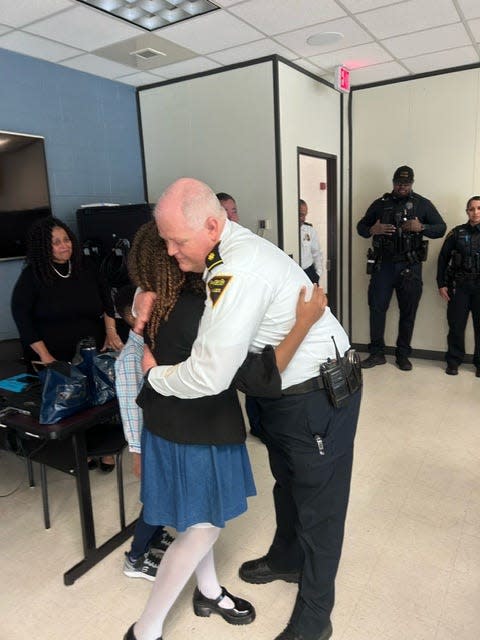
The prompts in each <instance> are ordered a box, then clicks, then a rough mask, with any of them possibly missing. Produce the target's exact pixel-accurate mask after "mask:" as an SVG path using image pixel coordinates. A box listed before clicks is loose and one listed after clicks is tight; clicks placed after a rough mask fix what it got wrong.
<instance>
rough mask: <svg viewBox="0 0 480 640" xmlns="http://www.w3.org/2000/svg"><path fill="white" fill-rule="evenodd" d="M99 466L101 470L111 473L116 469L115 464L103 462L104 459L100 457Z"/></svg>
mask: <svg viewBox="0 0 480 640" xmlns="http://www.w3.org/2000/svg"><path fill="white" fill-rule="evenodd" d="M98 466H99V469H100V471H103V473H111V472H112V471H113V470H114V469H115V465H114V464H108V463H107V462H103V460H102V459H100V462H99V463H98Z"/></svg>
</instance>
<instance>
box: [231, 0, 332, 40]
mask: <svg viewBox="0 0 480 640" xmlns="http://www.w3.org/2000/svg"><path fill="white" fill-rule="evenodd" d="M230 11H231V12H232V13H234V14H235V15H237V16H239V17H240V18H242V19H243V20H246V21H247V22H249V23H250V24H253V25H255V27H257V29H260V30H261V31H263V32H264V33H266V34H267V35H272V34H275V33H282V32H285V31H292V30H293V29H299V28H301V27H306V26H308V25H311V24H316V23H319V22H327V21H328V20H333V19H335V18H340V17H342V16H344V15H345V11H343V9H341V8H340V7H339V6H338V4H336V2H334V1H333V0H322V2H318V0H295V10H294V11H292V5H291V3H290V2H285V0H249V1H248V2H244V3H242V4H239V5H237V6H234V7H231V8H230Z"/></svg>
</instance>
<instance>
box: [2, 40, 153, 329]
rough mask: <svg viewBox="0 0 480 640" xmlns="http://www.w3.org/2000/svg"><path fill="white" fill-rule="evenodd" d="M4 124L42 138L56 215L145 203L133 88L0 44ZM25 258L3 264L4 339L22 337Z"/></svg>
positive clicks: (8, 128)
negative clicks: (18, 310) (18, 304)
mask: <svg viewBox="0 0 480 640" xmlns="http://www.w3.org/2000/svg"><path fill="white" fill-rule="evenodd" d="M0 78H1V85H0V129H3V130H6V131H15V132H19V133H27V134H28V133H31V134H35V135H40V136H44V138H45V152H46V157H47V169H48V178H49V185H50V198H51V203H52V209H53V213H54V215H56V216H57V217H59V218H62V219H63V220H65V221H66V222H67V223H68V224H70V225H71V226H72V227H73V228H74V230H75V227H76V224H75V211H76V210H77V209H78V207H79V206H80V205H81V204H88V203H93V202H117V203H120V204H126V203H132V202H144V200H145V194H144V188H143V169H142V160H141V149H140V136H139V131H138V121H137V106H136V99H135V89H134V88H133V87H130V86H128V85H125V84H121V83H119V82H114V81H111V80H106V79H104V78H99V77H97V76H93V75H90V74H88V73H83V72H81V71H76V70H73V69H69V68H67V67H62V66H60V65H56V64H52V63H50V62H45V61H43V60H37V59H36V58H30V57H28V56H23V55H20V54H17V53H13V52H11V51H6V50H4V49H0ZM21 267H22V261H20V260H13V261H4V262H0V296H1V300H2V304H1V305H0V340H4V339H8V338H13V337H16V336H17V331H16V328H15V325H14V322H13V319H12V317H11V314H10V296H11V291H12V287H13V285H14V284H15V282H16V279H17V277H18V274H19V272H20V269H21Z"/></svg>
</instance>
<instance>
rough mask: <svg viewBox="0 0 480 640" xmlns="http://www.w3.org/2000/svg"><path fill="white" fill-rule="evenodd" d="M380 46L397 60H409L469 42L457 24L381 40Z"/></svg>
mask: <svg viewBox="0 0 480 640" xmlns="http://www.w3.org/2000/svg"><path fill="white" fill-rule="evenodd" d="M382 44H383V45H384V46H385V47H387V49H388V50H389V51H391V52H392V53H393V55H394V56H396V57H397V58H406V57H409V58H411V57H412V56H417V55H421V54H423V53H430V52H432V51H441V50H443V49H453V48H455V47H461V46H464V45H468V44H471V41H470V37H469V36H468V34H467V32H466V30H465V27H464V26H463V25H462V24H461V23H460V22H457V23H456V24H449V25H447V26H446V27H437V28H436V29H430V30H429V31H420V32H417V33H409V34H408V35H406V36H398V37H396V38H389V39H387V40H383V41H382Z"/></svg>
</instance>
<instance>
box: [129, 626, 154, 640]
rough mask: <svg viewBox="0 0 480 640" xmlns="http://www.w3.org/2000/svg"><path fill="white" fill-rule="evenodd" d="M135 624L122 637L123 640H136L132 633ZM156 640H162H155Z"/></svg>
mask: <svg viewBox="0 0 480 640" xmlns="http://www.w3.org/2000/svg"><path fill="white" fill-rule="evenodd" d="M134 625H135V623H133V624H132V626H131V627H130V629H129V630H128V631H127V633H126V634H125V635H124V636H123V640H137V639H136V637H135V634H134V633H133V627H134ZM157 640H162V638H157Z"/></svg>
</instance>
